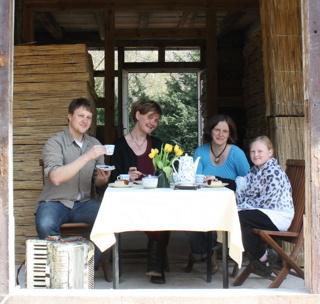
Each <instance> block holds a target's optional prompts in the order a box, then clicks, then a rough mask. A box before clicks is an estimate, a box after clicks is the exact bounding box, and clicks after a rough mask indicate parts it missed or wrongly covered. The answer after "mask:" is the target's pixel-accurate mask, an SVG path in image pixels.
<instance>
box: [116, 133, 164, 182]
mask: <svg viewBox="0 0 320 304" xmlns="http://www.w3.org/2000/svg"><path fill="white" fill-rule="evenodd" d="M148 136H149V135H148ZM150 137H151V139H152V148H154V149H155V148H157V149H159V151H160V149H161V145H162V141H161V140H160V139H159V138H157V137H153V136H150ZM110 162H111V165H112V166H115V167H116V169H115V170H113V171H111V176H110V182H111V183H113V182H114V181H115V180H116V179H117V176H118V175H119V174H127V173H128V171H129V168H130V167H137V155H136V154H135V153H134V152H133V151H132V149H131V148H130V147H129V145H128V143H127V141H126V140H125V138H124V136H122V137H120V138H119V139H118V140H117V141H116V142H115V149H114V153H113V155H112V156H111V160H110Z"/></svg>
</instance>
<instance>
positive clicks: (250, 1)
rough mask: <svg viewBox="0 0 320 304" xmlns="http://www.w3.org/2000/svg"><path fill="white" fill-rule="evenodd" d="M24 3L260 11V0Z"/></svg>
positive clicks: (30, 1) (34, 3)
mask: <svg viewBox="0 0 320 304" xmlns="http://www.w3.org/2000/svg"><path fill="white" fill-rule="evenodd" d="M24 3H25V5H26V6H28V7H32V8H36V9H37V10H70V9H72V10H90V9H91V10H92V8H94V9H107V10H213V9H214V10H245V11H258V10H259V0H241V1H239V0H197V1H195V0H175V1H172V0H157V1H150V0H141V1H133V0H121V1H116V0H92V1H90V0H25V1H24Z"/></svg>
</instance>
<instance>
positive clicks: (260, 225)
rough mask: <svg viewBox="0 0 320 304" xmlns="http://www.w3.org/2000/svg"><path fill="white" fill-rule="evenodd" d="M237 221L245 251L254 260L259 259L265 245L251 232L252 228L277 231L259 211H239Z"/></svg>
mask: <svg viewBox="0 0 320 304" xmlns="http://www.w3.org/2000/svg"><path fill="white" fill-rule="evenodd" d="M238 213H239V220H240V225H241V232H242V242H243V247H244V249H245V251H246V252H247V253H248V254H249V255H250V256H251V257H252V258H253V259H255V260H258V259H260V258H261V257H262V256H263V255H264V253H265V251H266V247H265V243H264V242H263V241H262V240H261V238H260V237H259V235H257V234H255V233H253V232H252V228H257V229H263V230H271V231H278V230H279V229H278V228H277V227H276V226H275V225H274V224H273V222H272V221H271V220H270V218H269V217H268V216H267V215H266V214H265V213H263V212H261V211H260V210H255V209H252V210H241V211H239V212H238Z"/></svg>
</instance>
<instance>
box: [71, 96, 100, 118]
mask: <svg viewBox="0 0 320 304" xmlns="http://www.w3.org/2000/svg"><path fill="white" fill-rule="evenodd" d="M80 107H84V108H85V109H86V110H87V111H89V112H91V113H92V115H93V116H95V114H96V107H95V105H94V104H93V103H92V102H91V101H90V100H89V99H87V98H76V99H73V100H72V101H71V103H70V105H69V109H68V113H70V114H73V113H74V111H75V110H77V109H79V108H80Z"/></svg>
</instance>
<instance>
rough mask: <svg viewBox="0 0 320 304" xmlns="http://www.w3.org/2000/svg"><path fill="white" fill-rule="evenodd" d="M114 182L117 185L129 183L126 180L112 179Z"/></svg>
mask: <svg viewBox="0 0 320 304" xmlns="http://www.w3.org/2000/svg"><path fill="white" fill-rule="evenodd" d="M114 184H115V185H117V186H125V185H129V181H128V180H116V181H114Z"/></svg>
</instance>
